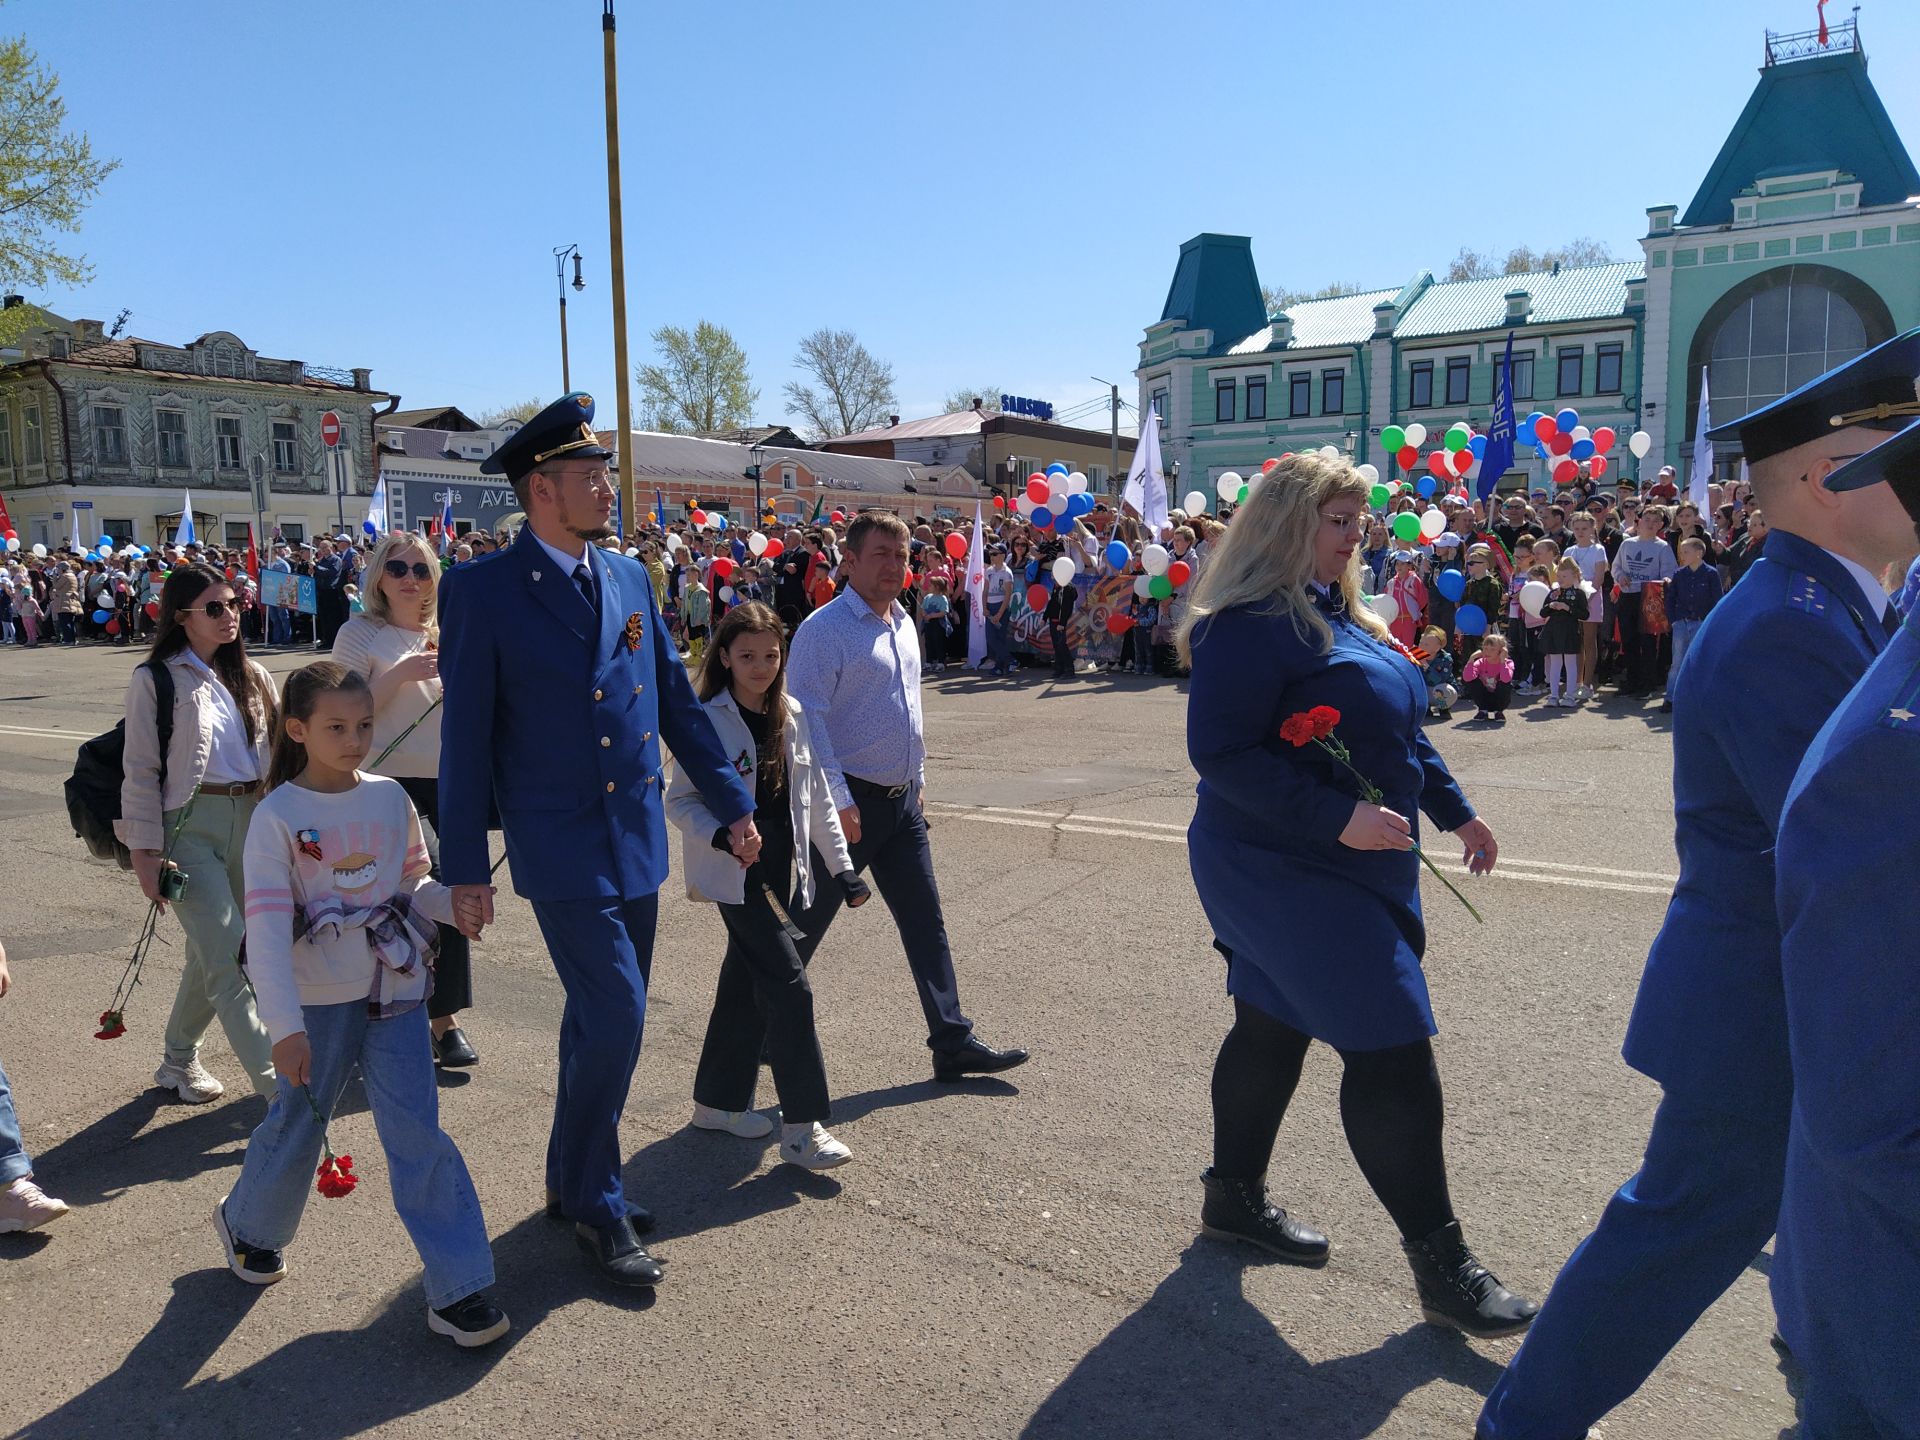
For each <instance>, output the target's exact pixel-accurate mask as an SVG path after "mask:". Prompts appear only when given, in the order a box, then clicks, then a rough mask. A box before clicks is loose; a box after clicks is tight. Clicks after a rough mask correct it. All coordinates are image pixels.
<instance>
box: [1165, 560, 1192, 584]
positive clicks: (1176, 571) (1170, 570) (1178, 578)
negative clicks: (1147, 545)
mask: <svg viewBox="0 0 1920 1440" xmlns="http://www.w3.org/2000/svg"><path fill="white" fill-rule="evenodd" d="M1192 578H1193V567H1192V566H1191V565H1189V564H1187V562H1186V561H1184V560H1176V561H1174V562H1173V563H1172V564H1171V565H1169V566H1167V579H1169V580H1171V581H1172V582H1173V585H1174V588H1175V589H1176V590H1177V589H1179V588H1180V586H1182V585H1184V584H1186V583H1187V581H1189V580H1191V579H1192Z"/></svg>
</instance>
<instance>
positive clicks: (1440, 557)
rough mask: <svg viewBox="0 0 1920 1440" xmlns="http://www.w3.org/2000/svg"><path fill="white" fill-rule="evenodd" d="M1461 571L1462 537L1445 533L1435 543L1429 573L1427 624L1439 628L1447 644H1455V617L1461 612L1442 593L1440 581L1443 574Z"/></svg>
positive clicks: (1457, 606) (1457, 604) (1456, 604)
mask: <svg viewBox="0 0 1920 1440" xmlns="http://www.w3.org/2000/svg"><path fill="white" fill-rule="evenodd" d="M1460 569H1462V562H1461V560H1460V537H1459V536H1458V535H1456V534H1454V533H1453V531H1451V530H1447V531H1443V532H1442V533H1441V535H1440V538H1439V539H1438V540H1436V541H1434V542H1433V565H1432V568H1431V569H1430V570H1429V572H1428V573H1429V575H1430V576H1431V578H1430V579H1429V580H1428V582H1427V624H1429V625H1433V626H1436V627H1438V628H1439V630H1440V632H1441V633H1442V634H1443V635H1445V636H1446V643H1447V644H1452V643H1453V617H1454V616H1455V615H1456V614H1457V613H1458V612H1459V609H1460V605H1459V602H1458V601H1455V600H1449V599H1448V598H1447V597H1446V596H1445V595H1444V594H1442V593H1441V591H1440V586H1439V583H1438V581H1439V578H1440V575H1441V574H1442V572H1444V571H1447V570H1460ZM1463 573H1464V572H1463Z"/></svg>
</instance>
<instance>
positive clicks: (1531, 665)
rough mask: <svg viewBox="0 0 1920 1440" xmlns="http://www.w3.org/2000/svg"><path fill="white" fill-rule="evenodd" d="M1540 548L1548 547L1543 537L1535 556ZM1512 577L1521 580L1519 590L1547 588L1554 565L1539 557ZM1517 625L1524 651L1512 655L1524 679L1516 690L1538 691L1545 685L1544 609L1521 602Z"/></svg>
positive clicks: (1551, 582)
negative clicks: (1531, 609) (1524, 571)
mask: <svg viewBox="0 0 1920 1440" xmlns="http://www.w3.org/2000/svg"><path fill="white" fill-rule="evenodd" d="M1543 548H1548V547H1546V545H1545V542H1544V541H1543V542H1542V543H1541V544H1540V545H1536V546H1535V547H1534V550H1533V553H1534V555H1535V556H1536V557H1538V555H1539V554H1540V552H1541V550H1542V549H1543ZM1551 548H1558V547H1551ZM1514 578H1515V579H1517V580H1520V581H1523V582H1524V583H1523V584H1522V585H1521V589H1522V590H1524V589H1525V588H1526V587H1527V586H1528V585H1544V586H1546V587H1547V589H1548V590H1549V591H1551V590H1552V589H1553V567H1552V566H1550V565H1545V564H1542V563H1541V561H1540V560H1539V559H1538V558H1536V559H1535V560H1534V562H1533V563H1532V564H1531V565H1529V566H1528V567H1527V569H1526V573H1525V574H1524V575H1523V574H1520V573H1519V572H1518V571H1516V572H1515V574H1514ZM1520 626H1521V630H1522V633H1523V636H1524V639H1523V641H1522V644H1521V646H1520V649H1521V651H1522V652H1523V653H1522V654H1521V655H1520V656H1518V657H1516V658H1515V661H1514V669H1515V671H1516V672H1518V674H1519V676H1520V679H1521V681H1522V682H1523V683H1522V684H1520V685H1519V686H1518V687H1516V693H1518V694H1521V695H1538V694H1539V693H1540V692H1541V691H1543V690H1545V689H1546V688H1547V647H1546V645H1545V644H1544V643H1543V642H1544V641H1545V639H1546V632H1547V612H1546V610H1545V609H1544V608H1542V609H1540V610H1538V611H1530V610H1528V609H1527V607H1526V606H1524V605H1522V606H1521V607H1520Z"/></svg>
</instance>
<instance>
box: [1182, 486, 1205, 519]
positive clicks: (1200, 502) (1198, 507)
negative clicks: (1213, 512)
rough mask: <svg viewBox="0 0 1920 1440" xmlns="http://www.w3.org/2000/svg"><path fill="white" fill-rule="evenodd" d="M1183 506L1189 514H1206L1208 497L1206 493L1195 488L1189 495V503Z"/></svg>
mask: <svg viewBox="0 0 1920 1440" xmlns="http://www.w3.org/2000/svg"><path fill="white" fill-rule="evenodd" d="M1181 508H1182V509H1183V510H1185V511H1186V512H1187V513H1188V514H1189V515H1204V514H1206V513H1207V497H1206V495H1205V493H1204V492H1202V491H1199V490H1195V491H1193V492H1191V493H1190V494H1189V495H1188V496H1187V503H1186V504H1185V505H1183V506H1182V507H1181Z"/></svg>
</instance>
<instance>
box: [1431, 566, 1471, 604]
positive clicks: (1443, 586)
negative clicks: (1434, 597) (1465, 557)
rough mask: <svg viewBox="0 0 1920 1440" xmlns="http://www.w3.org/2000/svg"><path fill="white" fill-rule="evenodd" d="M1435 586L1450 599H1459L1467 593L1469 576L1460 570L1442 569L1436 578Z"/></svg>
mask: <svg viewBox="0 0 1920 1440" xmlns="http://www.w3.org/2000/svg"><path fill="white" fill-rule="evenodd" d="M1433 588H1434V589H1436V590H1438V591H1439V592H1440V593H1441V594H1442V595H1444V596H1445V597H1446V598H1447V599H1449V600H1458V599H1459V598H1460V597H1461V596H1462V595H1464V594H1466V593H1467V577H1466V576H1464V575H1462V574H1461V573H1460V572H1459V571H1458V570H1442V571H1441V572H1440V574H1439V576H1438V577H1437V578H1436V579H1435V580H1434V582H1433Z"/></svg>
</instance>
